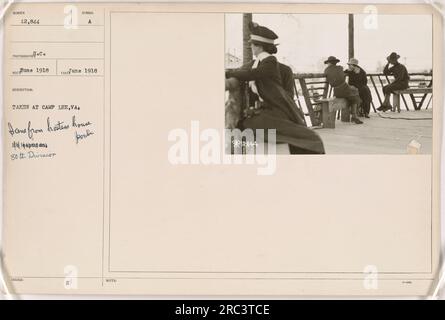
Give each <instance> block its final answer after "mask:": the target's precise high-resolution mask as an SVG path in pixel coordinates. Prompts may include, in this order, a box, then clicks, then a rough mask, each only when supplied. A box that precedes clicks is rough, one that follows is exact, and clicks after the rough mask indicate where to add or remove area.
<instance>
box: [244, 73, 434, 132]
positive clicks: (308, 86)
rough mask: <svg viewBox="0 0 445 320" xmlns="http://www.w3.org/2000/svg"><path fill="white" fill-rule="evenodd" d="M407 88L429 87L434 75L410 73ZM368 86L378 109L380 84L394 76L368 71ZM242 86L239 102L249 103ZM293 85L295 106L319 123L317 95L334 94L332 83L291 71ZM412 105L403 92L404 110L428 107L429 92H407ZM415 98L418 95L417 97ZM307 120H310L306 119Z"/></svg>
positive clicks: (430, 96) (319, 113) (373, 103)
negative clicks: (417, 106) (292, 73)
mask: <svg viewBox="0 0 445 320" xmlns="http://www.w3.org/2000/svg"><path fill="white" fill-rule="evenodd" d="M409 75H410V83H409V86H410V88H426V87H432V83H433V75H432V73H431V72H429V73H410V74H409ZM367 76H368V86H369V88H370V90H371V94H372V96H373V102H372V103H371V107H372V110H373V111H374V112H377V111H376V109H377V108H378V107H379V106H380V104H382V102H383V99H384V95H383V86H385V85H386V84H388V83H390V82H392V81H393V80H394V78H393V77H392V76H387V75H384V74H383V73H368V75H367ZM242 86H243V90H242V92H243V99H242V100H243V102H242V105H243V106H246V105H248V103H249V102H248V94H247V88H248V87H247V85H246V84H245V83H243V84H242ZM294 86H295V97H294V100H295V103H296V104H297V106H298V108H299V109H300V110H301V111H302V112H303V113H304V114H305V116H306V118H307V119H305V121H306V123H307V124H308V125H310V126H318V125H320V123H321V102H319V101H318V99H319V98H330V97H332V95H333V90H332V87H331V86H330V85H329V84H328V83H327V81H326V77H325V75H324V74H323V73H297V74H294ZM409 96H410V98H411V101H410V102H411V108H412V109H410V103H408V101H409V100H407V99H406V97H405V96H404V95H403V94H402V95H401V98H402V101H403V104H404V106H405V109H406V110H414V109H415V108H414V106H415V105H416V104H417V105H420V106H424V108H425V109H428V108H429V106H430V105H431V99H432V95H431V94H430V95H429V99H427V98H428V94H419V95H416V94H410V95H409ZM416 99H420V100H419V101H418V100H416ZM425 102H426V103H425ZM308 120H310V123H308V122H309V121H308Z"/></svg>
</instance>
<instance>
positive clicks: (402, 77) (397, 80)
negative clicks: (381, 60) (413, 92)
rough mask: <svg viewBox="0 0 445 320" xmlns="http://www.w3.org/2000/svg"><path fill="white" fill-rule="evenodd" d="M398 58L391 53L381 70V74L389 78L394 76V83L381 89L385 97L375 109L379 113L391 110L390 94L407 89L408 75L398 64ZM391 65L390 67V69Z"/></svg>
mask: <svg viewBox="0 0 445 320" xmlns="http://www.w3.org/2000/svg"><path fill="white" fill-rule="evenodd" d="M399 58H400V56H399V55H398V54H397V53H395V52H393V53H391V54H390V55H389V56H388V57H387V58H386V60H387V61H388V63H387V64H386V66H385V69H384V70H383V74H385V75H387V76H389V75H392V76H394V81H393V82H391V83H390V84H388V85H386V86H384V87H383V94H384V95H385V100H384V101H383V103H382V105H381V106H380V107H379V108H378V109H377V110H379V111H383V112H385V111H388V110H391V109H392V106H391V103H390V101H389V100H390V98H391V93H394V91H396V90H405V89H408V87H409V74H408V70H407V69H406V67H405V66H404V65H403V64H401V63H399V61H398V60H399ZM390 65H392V67H390Z"/></svg>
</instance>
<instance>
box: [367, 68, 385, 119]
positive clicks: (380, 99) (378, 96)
mask: <svg viewBox="0 0 445 320" xmlns="http://www.w3.org/2000/svg"><path fill="white" fill-rule="evenodd" d="M369 79H371V82H372V86H373V87H374V90H375V93H376V94H377V98H378V99H379V102H380V104H382V103H383V101H382V98H380V93H379V90H377V86H376V85H375V82H374V79H373V76H369ZM374 112H376V110H375V108H374Z"/></svg>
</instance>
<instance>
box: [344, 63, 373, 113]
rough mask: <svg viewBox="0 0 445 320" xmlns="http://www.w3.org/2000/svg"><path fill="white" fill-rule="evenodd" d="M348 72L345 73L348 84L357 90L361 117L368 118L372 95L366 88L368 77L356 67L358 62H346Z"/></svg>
mask: <svg viewBox="0 0 445 320" xmlns="http://www.w3.org/2000/svg"><path fill="white" fill-rule="evenodd" d="M348 68H349V69H348V70H346V71H345V73H346V74H347V75H348V77H349V80H348V83H349V85H351V86H354V87H356V88H357V89H358V92H359V95H360V99H361V100H362V104H361V112H360V113H361V114H360V115H361V116H364V117H365V118H369V112H370V111H371V102H372V95H371V90H369V87H368V76H367V74H366V71H365V70H363V69H362V68H361V67H360V66H359V65H358V60H357V59H354V58H351V59H350V60H349V62H348Z"/></svg>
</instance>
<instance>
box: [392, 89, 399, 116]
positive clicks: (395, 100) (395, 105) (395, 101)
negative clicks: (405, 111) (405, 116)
mask: <svg viewBox="0 0 445 320" xmlns="http://www.w3.org/2000/svg"><path fill="white" fill-rule="evenodd" d="M396 109H397V111H398V112H400V94H397V93H394V94H393V96H392V112H395V111H396Z"/></svg>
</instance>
